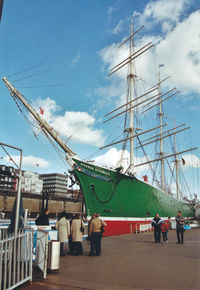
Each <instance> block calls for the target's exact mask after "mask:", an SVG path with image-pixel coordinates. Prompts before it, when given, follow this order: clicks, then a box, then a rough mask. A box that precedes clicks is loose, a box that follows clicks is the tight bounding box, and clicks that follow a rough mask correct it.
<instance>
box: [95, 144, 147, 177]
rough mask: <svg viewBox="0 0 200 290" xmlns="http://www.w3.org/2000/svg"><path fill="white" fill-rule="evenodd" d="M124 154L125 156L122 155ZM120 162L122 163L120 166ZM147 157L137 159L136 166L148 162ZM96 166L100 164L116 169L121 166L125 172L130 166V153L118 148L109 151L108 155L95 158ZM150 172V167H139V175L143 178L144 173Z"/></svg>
mask: <svg viewBox="0 0 200 290" xmlns="http://www.w3.org/2000/svg"><path fill="white" fill-rule="evenodd" d="M122 153H123V154H122ZM120 160H122V163H121V164H120V162H119V161H120ZM146 161H147V159H146V157H145V156H144V157H136V158H135V164H140V163H143V162H146ZM95 164H99V165H100V166H107V167H109V168H116V167H118V166H120V165H122V167H123V169H124V170H123V171H124V172H125V171H126V170H127V169H128V167H129V164H130V153H129V152H128V150H124V151H122V150H117V149H116V148H111V149H109V150H108V151H107V152H106V153H104V154H102V155H99V156H98V157H96V158H95ZM148 170H149V166H148V165H143V166H139V167H137V175H138V176H139V177H141V174H142V172H144V171H145V172H146V171H148Z"/></svg>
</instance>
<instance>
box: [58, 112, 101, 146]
mask: <svg viewBox="0 0 200 290" xmlns="http://www.w3.org/2000/svg"><path fill="white" fill-rule="evenodd" d="M52 125H53V127H54V128H55V129H56V130H57V131H58V132H59V133H60V134H61V135H62V136H65V137H69V136H72V139H73V141H75V142H77V143H83V144H93V145H97V146H101V145H102V144H104V140H105V138H104V137H103V131H102V130H98V129H95V128H94V127H93V126H94V125H95V118H94V117H93V116H91V115H89V114H88V113H86V112H65V114H64V116H56V117H55V118H54V120H53V122H52Z"/></svg>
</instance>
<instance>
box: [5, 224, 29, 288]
mask: <svg viewBox="0 0 200 290" xmlns="http://www.w3.org/2000/svg"><path fill="white" fill-rule="evenodd" d="M32 239H33V234H32V230H31V229H23V230H20V231H19V232H18V234H17V235H16V236H14V235H7V230H1V232H0V289H1V290H5V289H14V288H16V287H18V286H19V285H21V284H23V283H25V282H27V281H32V247H33V246H32Z"/></svg>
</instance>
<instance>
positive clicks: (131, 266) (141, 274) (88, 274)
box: [20, 229, 200, 290]
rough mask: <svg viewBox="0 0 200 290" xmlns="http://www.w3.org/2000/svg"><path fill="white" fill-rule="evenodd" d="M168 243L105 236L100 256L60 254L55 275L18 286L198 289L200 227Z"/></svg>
mask: <svg viewBox="0 0 200 290" xmlns="http://www.w3.org/2000/svg"><path fill="white" fill-rule="evenodd" d="M168 238H169V242H168V243H166V244H162V243H160V244H157V243H154V241H153V232H147V233H141V234H132V235H123V236H115V237H106V238H103V240H102V255H101V256H100V257H96V256H94V257H89V256H87V255H88V254H89V249H90V247H89V245H88V243H87V242H86V241H83V249H84V255H83V256H70V255H66V256H64V257H61V261H60V269H59V272H58V273H54V274H48V275H47V279H45V280H42V279H39V278H34V280H33V282H32V284H26V285H23V286H21V287H20V289H27V290H28V289H34V290H36V289H44V290H45V289H63V290H66V289H67V290H68V289H69V290H75V289H97V290H107V289H108V290H112V289H119V290H127V289H142V290H143V289H144V290H161V289H162V290H164V289H168V290H179V289H181V290H184V289H185V290H197V289H200V229H192V230H187V231H186V232H185V241H184V244H183V245H182V244H176V231H175V230H171V231H170V232H169V234H168Z"/></svg>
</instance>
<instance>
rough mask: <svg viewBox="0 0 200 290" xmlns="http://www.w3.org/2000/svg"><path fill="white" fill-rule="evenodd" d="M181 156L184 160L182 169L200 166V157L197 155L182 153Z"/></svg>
mask: <svg viewBox="0 0 200 290" xmlns="http://www.w3.org/2000/svg"><path fill="white" fill-rule="evenodd" d="M182 158H183V159H184V161H185V165H183V166H182V169H188V167H194V168H199V167H200V159H199V157H198V156H196V155H194V154H186V155H183V156H182Z"/></svg>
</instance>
